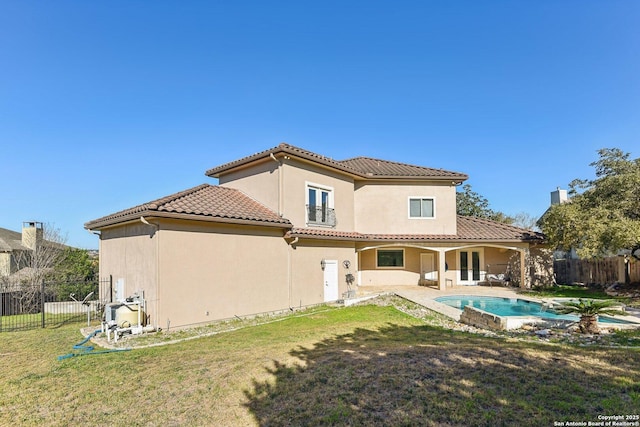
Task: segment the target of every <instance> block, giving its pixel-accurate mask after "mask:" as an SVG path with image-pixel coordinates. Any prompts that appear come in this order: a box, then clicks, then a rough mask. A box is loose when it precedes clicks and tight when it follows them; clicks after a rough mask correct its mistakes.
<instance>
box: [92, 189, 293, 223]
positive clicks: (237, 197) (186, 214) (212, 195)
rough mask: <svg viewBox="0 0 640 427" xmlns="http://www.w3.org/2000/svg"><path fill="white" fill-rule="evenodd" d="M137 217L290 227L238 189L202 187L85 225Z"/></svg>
mask: <svg viewBox="0 0 640 427" xmlns="http://www.w3.org/2000/svg"><path fill="white" fill-rule="evenodd" d="M141 216H149V217H164V218H183V219H194V220H206V221H216V222H226V223H240V224H255V225H267V226H278V227H282V228H291V222H289V220H288V219H285V218H282V217H281V216H280V215H278V214H277V213H275V212H273V211H272V210H271V209H269V208H267V207H266V206H264V205H262V204H261V203H259V202H257V201H256V200H254V199H252V198H250V197H249V196H247V195H246V194H244V193H242V192H240V191H239V190H236V189H233V188H226V187H218V186H215V185H210V184H202V185H199V186H197V187H193V188H190V189H188V190H185V191H181V192H179V193H175V194H172V195H170V196H166V197H163V198H160V199H157V200H154V201H151V202H148V203H143V204H141V205H138V206H134V207H132V208H129V209H125V210H122V211H119V212H116V213H114V214H111V215H107V216H105V217H102V218H98V219H95V220H93V221H89V222H87V223H86V224H85V225H84V226H85V228H87V229H99V228H102V227H107V226H110V225H114V224H119V223H123V222H128V221H132V220H138V219H139V218H140V217H141Z"/></svg>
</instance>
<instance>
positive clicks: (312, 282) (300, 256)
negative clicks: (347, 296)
mask: <svg viewBox="0 0 640 427" xmlns="http://www.w3.org/2000/svg"><path fill="white" fill-rule="evenodd" d="M294 248H295V249H294ZM323 259H324V260H336V261H337V262H338V297H339V298H340V297H342V294H343V293H344V292H346V291H347V290H348V287H347V281H346V275H347V273H348V272H350V273H351V274H353V275H354V277H355V276H356V274H357V259H356V255H355V251H354V245H353V243H348V242H322V241H312V240H305V241H300V242H298V243H297V244H296V245H294V246H293V247H292V248H291V277H292V294H291V303H292V306H294V307H299V306H304V305H310V304H318V303H321V302H324V292H325V290H324V287H325V285H324V272H323V270H322V266H321V261H322V260H323ZM345 260H348V261H349V262H350V264H351V265H350V268H349V269H346V268H345V266H344V264H343V263H344V261H345ZM352 289H355V282H354V283H353V287H352Z"/></svg>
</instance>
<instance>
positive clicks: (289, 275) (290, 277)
mask: <svg viewBox="0 0 640 427" xmlns="http://www.w3.org/2000/svg"><path fill="white" fill-rule="evenodd" d="M298 240H299V238H298V237H296V238H294V239H293V240H292V241H291V242H289V250H287V282H288V283H287V284H288V293H289V298H288V300H289V309H290V310H293V308H292V307H293V304H292V303H291V302H292V301H291V298H292V297H293V265H292V262H291V252H292V251H293V250H294V249H295V248H294V247H293V245H295V244H296V243H298Z"/></svg>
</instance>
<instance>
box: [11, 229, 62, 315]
mask: <svg viewBox="0 0 640 427" xmlns="http://www.w3.org/2000/svg"><path fill="white" fill-rule="evenodd" d="M37 224H39V225H40V226H41V225H42V224H40V223H37ZM34 225H35V224H34ZM33 231H34V233H33V235H32V239H31V243H30V245H31V249H30V250H22V251H18V252H17V253H16V264H17V265H19V266H22V268H21V269H20V270H19V271H17V272H16V273H15V274H14V275H12V276H11V277H10V278H9V282H10V285H11V286H12V287H13V288H14V289H20V294H19V295H20V300H21V306H22V307H23V310H25V311H26V312H29V311H37V310H38V309H39V305H40V299H39V295H40V292H41V285H42V282H43V281H44V280H45V279H46V278H48V277H50V276H51V275H52V274H53V273H54V271H55V269H56V268H57V266H58V265H59V264H60V262H61V260H62V254H63V253H64V250H65V248H66V247H67V246H65V242H66V236H64V235H63V234H62V233H61V231H60V229H59V228H56V227H55V226H53V225H51V224H46V225H44V226H43V227H41V228H40V227H38V226H36V227H35V228H34V230H33ZM24 232H25V231H24V230H23V233H24Z"/></svg>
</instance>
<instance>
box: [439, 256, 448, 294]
mask: <svg viewBox="0 0 640 427" xmlns="http://www.w3.org/2000/svg"><path fill="white" fill-rule="evenodd" d="M445 270H446V268H445V251H444V249H440V250H438V288H439V289H440V290H441V291H444V290H446V289H447V281H446V278H445V275H444V274H445Z"/></svg>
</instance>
